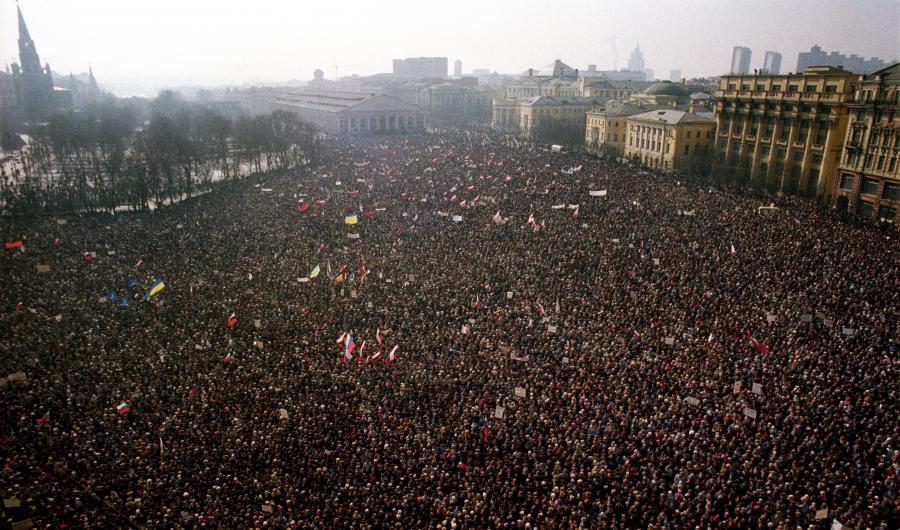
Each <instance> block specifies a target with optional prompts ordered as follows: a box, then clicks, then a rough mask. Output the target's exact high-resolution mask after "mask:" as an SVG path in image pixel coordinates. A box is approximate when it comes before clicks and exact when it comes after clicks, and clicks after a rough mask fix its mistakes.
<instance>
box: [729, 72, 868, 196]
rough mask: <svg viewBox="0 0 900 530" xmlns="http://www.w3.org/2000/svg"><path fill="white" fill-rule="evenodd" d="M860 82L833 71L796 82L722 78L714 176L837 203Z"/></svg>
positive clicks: (772, 77) (754, 77)
mask: <svg viewBox="0 0 900 530" xmlns="http://www.w3.org/2000/svg"><path fill="white" fill-rule="evenodd" d="M859 77H860V76H859V75H857V74H853V73H850V72H847V71H846V70H844V69H842V68H835V67H830V66H821V67H811V68H807V69H806V71H804V72H803V73H802V74H796V75H728V76H723V77H722V78H721V81H720V85H719V90H717V91H716V94H715V102H716V120H717V124H718V131H717V138H716V144H715V146H716V161H715V162H714V167H713V173H714V175H716V176H718V177H723V178H731V179H735V180H737V181H744V182H747V183H752V184H755V185H758V186H765V187H767V188H769V189H770V190H772V191H779V192H783V193H787V194H799V195H806V196H818V197H820V198H823V199H825V198H829V197H831V193H832V190H833V189H834V180H835V179H834V175H835V170H836V168H837V163H838V160H839V158H840V155H841V151H842V148H843V144H844V135H845V131H846V127H847V120H848V117H847V112H848V103H849V102H850V100H851V99H852V97H853V83H854V82H855V81H857V80H858V79H859Z"/></svg>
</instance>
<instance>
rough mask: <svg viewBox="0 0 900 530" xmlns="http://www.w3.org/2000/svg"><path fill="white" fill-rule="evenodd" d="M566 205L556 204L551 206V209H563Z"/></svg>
mask: <svg viewBox="0 0 900 530" xmlns="http://www.w3.org/2000/svg"><path fill="white" fill-rule="evenodd" d="M565 207H566V205H565V204H554V205H553V206H551V207H550V209H551V210H562V209H563V208H565Z"/></svg>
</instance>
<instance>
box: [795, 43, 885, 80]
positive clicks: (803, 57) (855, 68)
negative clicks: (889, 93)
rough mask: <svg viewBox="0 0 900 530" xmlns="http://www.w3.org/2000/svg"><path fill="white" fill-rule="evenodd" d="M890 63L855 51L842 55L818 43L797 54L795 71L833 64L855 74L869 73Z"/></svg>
mask: <svg viewBox="0 0 900 530" xmlns="http://www.w3.org/2000/svg"><path fill="white" fill-rule="evenodd" d="M894 62H896V61H894ZM890 65H891V63H890V62H885V61H882V60H881V59H879V58H878V57H872V58H871V59H866V58H865V57H860V56H859V55H856V54H855V53H854V54H851V55H844V54H842V53H841V52H830V53H829V52H826V51H824V50H823V49H822V48H821V47H819V45H818V44H817V45H815V46H813V47H812V48H810V49H809V51H808V52H800V53H798V54H797V72H803V71H804V70H806V69H807V68H809V67H810V66H834V67H841V68H843V69H844V70H847V71H848V72H853V73H856V74H871V73H872V72H877V71H878V70H882V69H884V68H887V67H888V66H890Z"/></svg>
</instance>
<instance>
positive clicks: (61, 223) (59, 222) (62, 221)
mask: <svg viewBox="0 0 900 530" xmlns="http://www.w3.org/2000/svg"><path fill="white" fill-rule="evenodd" d="M66 223H68V221H66V220H65V219H57V220H56V224H58V225H64V224H66Z"/></svg>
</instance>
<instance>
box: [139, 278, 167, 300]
mask: <svg viewBox="0 0 900 530" xmlns="http://www.w3.org/2000/svg"><path fill="white" fill-rule="evenodd" d="M165 288H166V284H165V283H163V279H162V278H157V280H156V281H154V282H153V285H151V286H150V291H148V292H147V294H146V295H145V296H144V299H145V300H149V299H150V297H151V296H153V295H155V294H156V293H158V292H160V291H162V290H163V289H165Z"/></svg>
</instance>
